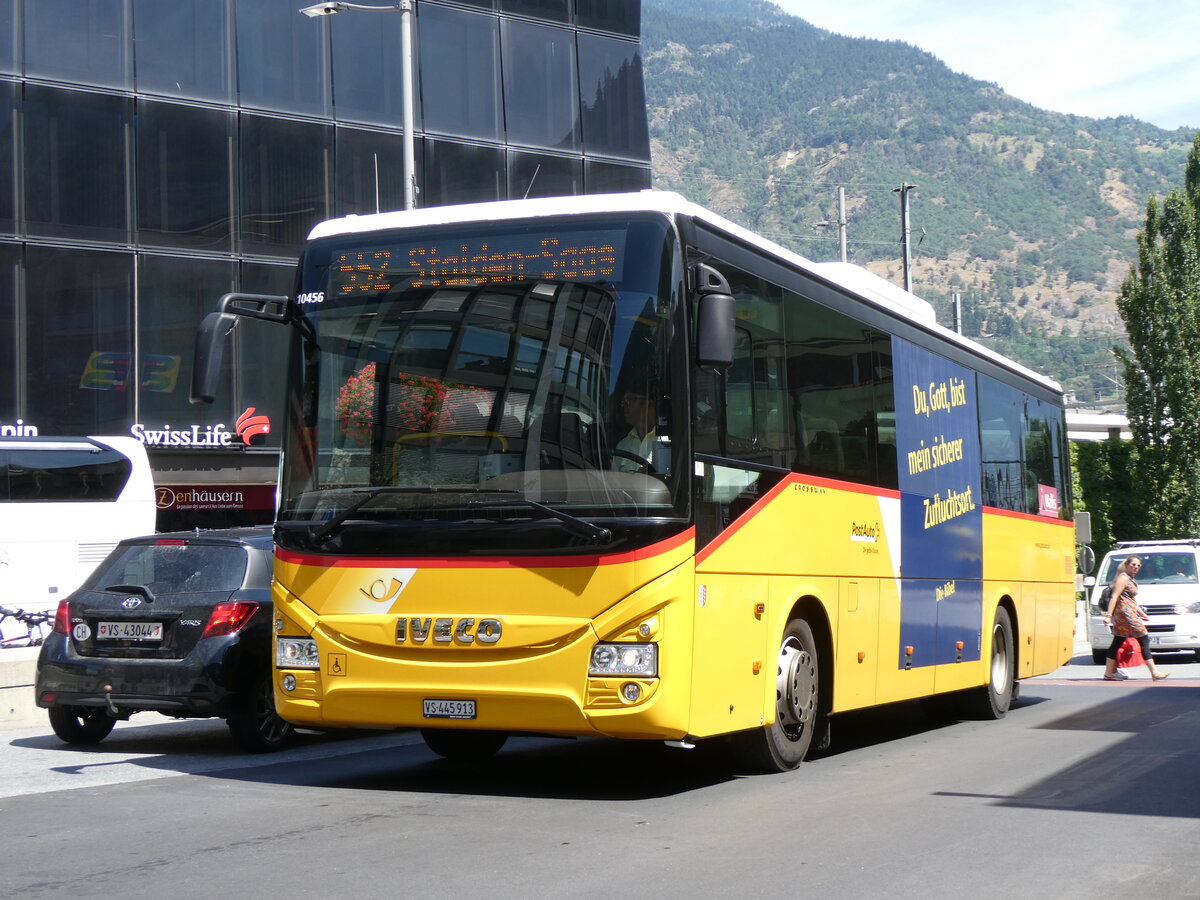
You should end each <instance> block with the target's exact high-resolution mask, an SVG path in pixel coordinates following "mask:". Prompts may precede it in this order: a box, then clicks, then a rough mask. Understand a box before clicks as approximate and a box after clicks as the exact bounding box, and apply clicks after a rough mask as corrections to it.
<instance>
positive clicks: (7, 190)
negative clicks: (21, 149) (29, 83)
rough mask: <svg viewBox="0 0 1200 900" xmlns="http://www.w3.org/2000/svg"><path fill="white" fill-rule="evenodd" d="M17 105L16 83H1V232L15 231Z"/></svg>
mask: <svg viewBox="0 0 1200 900" xmlns="http://www.w3.org/2000/svg"><path fill="white" fill-rule="evenodd" d="M16 104H17V85H16V83H15V82H11V81H8V82H0V231H9V232H11V231H14V230H15V229H14V227H13V226H14V224H15V221H14V217H15V216H16V210H15V209H14V206H13V203H14V199H15V196H16V183H17V182H16V178H17V172H16V168H15V165H16V164H15V162H14V159H15V152H16V147H15V145H14V140H15V132H14V131H13V114H14V112H15V110H16Z"/></svg>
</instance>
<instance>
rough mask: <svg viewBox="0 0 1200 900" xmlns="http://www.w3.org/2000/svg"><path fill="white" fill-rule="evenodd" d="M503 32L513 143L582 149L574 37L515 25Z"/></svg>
mask: <svg viewBox="0 0 1200 900" xmlns="http://www.w3.org/2000/svg"><path fill="white" fill-rule="evenodd" d="M501 30H502V33H503V48H504V121H505V127H506V131H507V135H508V141H509V143H512V144H528V145H530V146H534V147H546V148H549V149H554V150H577V149H579V95H578V91H577V90H576V87H575V85H576V82H575V32H573V31H569V30H568V29H565V28H555V27H553V26H550V25H535V24H533V23H532V22H521V21H518V20H515V19H510V20H505V22H504V25H503V27H502V29H501Z"/></svg>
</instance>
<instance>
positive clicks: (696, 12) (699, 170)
mask: <svg viewBox="0 0 1200 900" xmlns="http://www.w3.org/2000/svg"><path fill="white" fill-rule="evenodd" d="M642 14H643V23H642V35H643V53H644V58H645V77H646V90H647V100H648V106H649V116H650V133H651V137H652V149H653V158H654V174H655V186H656V187H659V188H664V189H671V190H679V191H680V192H682V193H683V194H685V195H686V196H688V197H689V198H691V199H693V200H696V201H697V202H700V203H702V204H704V205H707V206H710V207H711V208H713V209H715V210H717V211H719V212H721V213H723V214H724V215H727V216H729V217H730V218H732V219H734V220H736V221H738V222H741V223H742V224H745V225H747V226H748V227H750V228H753V229H754V230H756V231H759V232H760V233H763V234H766V235H768V236H771V237H773V238H774V239H776V240H778V241H779V242H780V243H782V244H785V245H787V246H790V247H792V248H793V249H795V250H797V251H798V252H800V253H802V254H804V255H805V256H808V257H810V258H812V259H816V260H825V259H836V258H837V256H838V252H839V249H838V240H837V229H836V228H828V227H827V228H817V227H814V223H816V222H820V221H834V220H836V218H837V206H836V195H837V186H838V185H844V186H845V192H846V205H847V218H848V222H849V224H848V228H847V233H848V235H849V248H850V249H849V255H850V260H851V261H852V262H857V263H860V264H862V265H867V266H869V267H870V268H871V269H872V270H873V271H875V272H877V273H879V274H881V275H884V276H885V277H888V278H890V279H892V280H894V281H895V282H896V283H898V284H902V283H903V272H902V256H903V254H902V248H901V244H900V232H901V224H900V223H901V220H900V207H899V199H898V198H899V195H898V193H896V192H894V190H893V189H894V188H898V187H899V186H900V185H901V184H902V183H908V184H915V185H916V188H915V189H913V190H912V191H911V192H910V193H909V198H910V203H911V209H910V215H911V226H912V232H913V234H912V258H913V290H914V291H915V292H916V293H918V294H920V295H921V296H923V297H925V298H926V299H928V300H930V301H932V302H933V303H934V304H935V306H937V308H938V311H939V320H940V321H941V322H943V324H949V323H950V321H951V319H950V313H949V296H950V294H951V293H952V292H954V291H957V292H959V293H960V294H962V295H963V299H964V329H963V330H964V332H965V333H966V334H968V335H969V336H971V337H974V338H976V339H977V340H980V341H981V342H982V343H985V344H987V345H989V346H992V347H994V348H995V349H997V350H999V351H1001V352H1003V353H1006V354H1008V355H1010V356H1013V357H1014V358H1016V359H1018V360H1020V361H1021V362H1024V363H1025V364H1027V365H1029V366H1031V367H1032V368H1035V369H1038V370H1039V371H1044V372H1046V373H1048V374H1050V375H1051V376H1053V377H1055V378H1057V379H1058V380H1059V381H1061V382H1062V383H1063V384H1064V385H1065V386H1067V387H1068V388H1071V389H1074V390H1076V391H1077V393H1078V397H1079V400H1080V402H1087V403H1091V402H1095V401H1097V399H1099V401H1100V402H1101V403H1104V402H1108V403H1111V402H1114V401H1117V400H1119V397H1118V396H1116V395H1115V394H1114V391H1115V390H1117V389H1116V387H1115V385H1114V383H1113V380H1112V379H1113V377H1114V376H1116V373H1117V370H1116V367H1115V366H1114V365H1113V364H1114V363H1115V360H1114V359H1113V357H1112V355H1111V353H1110V349H1109V348H1111V347H1112V345H1113V344H1114V343H1118V342H1122V341H1123V340H1124V335H1123V330H1122V326H1121V321H1120V318H1119V317H1118V315H1117V313H1116V307H1115V303H1114V301H1115V297H1116V295H1117V292H1118V291H1119V290H1120V285H1121V282H1122V281H1123V280H1124V279H1125V277H1126V276H1127V274H1128V272H1129V266H1130V264H1131V263H1132V262H1133V260H1134V258H1135V257H1136V242H1135V235H1136V232H1137V230H1138V229H1139V228H1140V227H1141V225H1142V220H1143V217H1144V215H1145V208H1146V200H1147V198H1148V197H1149V195H1150V194H1151V193H1160V194H1165V193H1167V192H1169V191H1170V190H1171V189H1172V188H1174V187H1177V186H1179V184H1181V183H1182V178H1183V175H1182V172H1183V164H1184V160H1185V159H1186V156H1187V150H1188V146H1189V145H1190V142H1191V139H1192V136H1193V133H1192V132H1190V131H1183V130H1181V131H1164V130H1162V129H1160V128H1157V127H1155V126H1153V125H1150V124H1147V123H1144V122H1139V121H1137V120H1135V119H1132V118H1128V117H1124V118H1116V119H1103V120H1099V119H1089V118H1083V117H1079V116H1070V115H1062V114H1059V113H1052V112H1047V111H1044V110H1040V109H1037V108H1036V107H1033V106H1031V105H1030V104H1028V103H1025V102H1023V101H1021V100H1018V99H1016V98H1014V97H1011V96H1009V95H1008V94H1006V93H1004V92H1003V91H1002V90H1001V89H1000V88H999V87H998V86H996V85H995V84H990V83H986V82H982V81H978V80H976V79H973V78H970V77H968V76H965V75H962V74H959V73H956V72H953V71H951V70H950V69H949V68H948V67H947V66H946V65H944V64H943V63H942V62H940V61H939V60H938V59H937V58H935V57H934V56H932V55H930V54H928V53H925V52H924V51H921V50H918V49H916V48H915V47H912V46H911V45H908V44H903V43H900V42H897V41H875V40H868V39H861V38H847V37H842V36H839V35H835V34H832V33H830V32H828V31H824V30H821V29H818V28H815V27H813V26H812V25H810V24H808V23H807V22H805V21H803V20H802V19H798V18H796V17H794V16H790V15H788V14H786V13H784V12H782V11H781V10H779V9H778V7H775V6H773V5H772V4H769V3H766V2H761V0H644V2H643V13H642Z"/></svg>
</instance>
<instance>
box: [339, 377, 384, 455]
mask: <svg viewBox="0 0 1200 900" xmlns="http://www.w3.org/2000/svg"><path fill="white" fill-rule="evenodd" d="M334 415H336V416H337V419H338V421H339V422H341V425H342V434H344V435H346V437H348V438H349V439H350V440H352V441H354V442H355V443H357V444H366V443H368V442H369V441H370V440H371V429H372V426H373V425H374V424H375V363H367V364H366V365H365V366H363V367H362V368H361V369H359V370H358V371H357V372H356V373H354V374H353V375H351V376H350V377H349V378H347V379H346V383H345V384H343V385H342V387H341V389H340V390H339V391H338V396H337V403H336V404H335V406H334Z"/></svg>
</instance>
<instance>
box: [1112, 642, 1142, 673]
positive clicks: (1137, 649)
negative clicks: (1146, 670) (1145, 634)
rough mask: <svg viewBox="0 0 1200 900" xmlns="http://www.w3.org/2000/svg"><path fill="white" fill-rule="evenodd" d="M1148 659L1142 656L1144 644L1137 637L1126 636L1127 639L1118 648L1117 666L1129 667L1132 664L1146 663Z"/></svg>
mask: <svg viewBox="0 0 1200 900" xmlns="http://www.w3.org/2000/svg"><path fill="white" fill-rule="evenodd" d="M1145 663H1146V660H1145V658H1144V657H1143V656H1142V645H1141V644H1139V643H1138V642H1137V639H1136V638H1125V641H1124V642H1123V643H1122V644H1121V646H1120V647H1118V648H1117V668H1118V669H1128V668H1129V667H1130V666H1141V665H1145Z"/></svg>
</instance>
